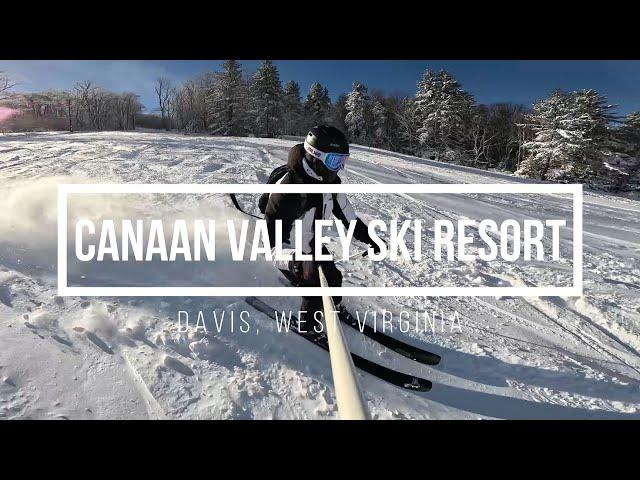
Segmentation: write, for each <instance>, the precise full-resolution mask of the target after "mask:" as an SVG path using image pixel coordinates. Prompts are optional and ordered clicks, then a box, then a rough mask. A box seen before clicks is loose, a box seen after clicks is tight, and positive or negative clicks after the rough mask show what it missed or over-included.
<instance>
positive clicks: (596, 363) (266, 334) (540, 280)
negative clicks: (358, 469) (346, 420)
mask: <svg viewBox="0 0 640 480" xmlns="http://www.w3.org/2000/svg"><path fill="white" fill-rule="evenodd" d="M293 144H294V142H293V141H289V140H275V139H255V138H232V137H226V138H216V137H209V136H184V135H180V134H172V133H143V132H129V133H114V132H102V133H77V134H67V133H40V134H26V135H25V134H11V135H1V136H0V187H1V189H0V191H1V192H2V195H1V196H0V418H223V419H224V418H229V419H232V418H334V417H336V416H337V407H336V404H335V397H334V392H333V386H332V381H331V370H330V364H329V358H328V356H327V355H326V353H325V352H323V351H322V350H320V349H318V348H316V347H314V346H313V345H311V344H310V343H309V342H306V341H305V340H304V339H302V338H300V337H297V336H295V335H292V334H284V333H278V331H277V329H276V325H275V323H274V322H273V321H272V320H270V319H268V318H266V317H265V316H263V315H261V314H259V313H258V312H256V311H255V310H252V309H251V307H250V306H248V305H247V304H246V303H245V302H244V301H243V298H241V297H234V298H201V297H193V298H175V297H174V298H131V297H120V298H107V297H100V298H75V297H65V298H62V297H58V296H56V233H57V231H56V220H57V212H56V186H57V184H58V183H74V182H75V183H80V182H82V183H92V182H95V183H105V182H110V183H131V182H135V183H264V182H265V181H266V178H267V176H268V174H269V172H270V171H271V170H272V169H273V168H274V167H275V166H277V165H280V164H281V163H283V162H284V160H285V158H286V155H287V151H288V149H289V147H290V146H291V145H293ZM341 176H342V178H343V182H345V183H502V182H526V181H530V180H525V179H521V178H517V177H512V176H508V175H502V174H498V173H492V172H485V171H481V170H475V169H471V168H466V167H460V166H456V165H452V164H445V163H439V162H436V161H431V160H425V159H421V158H416V157H411V156H407V155H402V154H397V153H391V152H385V151H382V150H377V149H372V148H365V147H357V146H356V147H353V149H352V157H351V159H350V160H349V163H348V165H347V170H346V171H345V172H344V174H343V175H341ZM239 198H240V199H241V201H242V202H243V204H244V205H247V206H249V207H253V208H254V211H255V201H256V196H253V197H252V196H249V195H240V196H239ZM350 198H351V200H352V202H353V204H354V206H355V208H356V210H358V212H359V213H361V214H362V217H363V218H364V219H365V220H367V219H371V218H374V217H380V216H383V217H407V218H409V217H412V216H414V217H420V218H427V219H439V218H449V219H457V218H460V217H469V218H474V217H475V218H477V217H479V216H483V215H487V212H490V215H491V217H492V218H495V219H496V220H500V219H501V218H522V217H525V218H526V217H529V216H531V217H540V218H570V215H571V202H570V201H569V199H568V197H566V196H564V197H563V196H560V195H556V196H553V195H498V194H492V195H464V196H461V195H414V194H411V195H402V196H401V195H394V196H389V195H373V194H366V195H365V194H359V195H351V196H350ZM83 208H84V209H88V210H82V209H83ZM82 211H85V212H89V213H93V214H95V213H96V212H103V213H105V214H108V213H110V214H118V213H120V214H122V213H123V212H139V211H145V212H147V213H149V212H153V213H156V214H157V215H158V216H162V217H164V218H170V217H173V216H177V215H181V216H184V215H185V214H187V215H195V214H198V215H216V217H217V218H225V217H226V218H238V219H239V218H242V216H241V214H240V213H239V212H238V211H237V210H235V209H233V207H232V206H231V202H230V201H229V199H228V197H226V196H222V195H209V196H202V197H195V198H194V197H189V198H187V197H175V196H153V198H148V199H146V200H144V202H138V203H136V202H131V201H128V200H127V199H122V198H121V199H118V198H116V197H112V198H103V197H100V198H93V199H92V201H91V202H90V203H86V204H81V205H80V212H82ZM185 212H186V213H185ZM639 218H640V202H638V201H637V200H633V199H627V198H623V197H618V196H610V195H603V194H600V193H593V192H590V191H586V192H585V196H584V282H585V295H584V296H583V297H582V298H580V299H576V298H556V297H551V298H509V297H504V298H494V297H491V298H489V297H480V298H461V297H440V298H438V297H431V298H428V297H397V298H396V297H383V298H377V297H363V298H348V299H346V305H347V306H348V307H349V309H350V310H359V311H365V310H368V311H370V312H372V311H377V312H383V311H384V310H386V311H388V312H390V313H392V314H395V315H396V316H395V317H394V320H393V321H394V322H397V314H398V313H399V312H400V311H402V310H405V311H408V312H411V313H412V315H413V312H416V311H418V312H424V311H428V312H429V313H431V312H433V311H434V310H435V311H437V312H438V313H439V312H440V311H442V313H443V318H444V322H443V327H442V328H438V329H437V331H436V332H435V333H428V334H425V333H421V332H417V331H415V330H414V329H412V330H411V331H409V332H408V333H406V334H401V333H399V332H395V333H394V335H395V336H397V337H398V338H401V337H402V338H404V339H407V340H408V341H409V342H412V343H414V344H415V345H421V346H423V347H425V348H428V349H429V350H431V351H433V352H436V353H438V354H439V355H441V356H442V359H443V360H442V363H441V364H440V365H439V366H437V367H433V368H430V367H427V366H423V365H419V364H416V363H415V362H412V361H410V360H408V359H406V358H404V357H401V356H399V355H397V354H395V353H393V352H390V351H386V350H385V349H384V348H381V347H380V345H379V344H376V343H374V342H372V341H370V340H368V339H366V338H365V337H363V336H361V335H359V334H357V332H355V331H353V330H352V329H345V334H346V335H347V337H348V341H349V345H350V348H351V349H352V350H353V351H354V352H356V353H358V354H360V355H362V356H364V357H366V358H369V359H371V360H375V361H376V362H377V363H381V364H384V365H387V366H390V367H392V368H394V369H397V370H401V371H404V372H407V373H413V374H416V375H418V376H420V377H423V378H428V379H430V380H432V381H433V384H434V386H433V389H432V390H431V391H430V392H428V393H411V392H407V391H405V390H401V389H398V388H396V387H394V386H392V385H390V384H387V383H384V382H383V381H380V380H378V379H376V378H374V377H371V376H369V375H367V374H361V385H362V387H363V390H364V392H365V396H366V399H367V401H368V403H369V408H370V410H371V412H372V414H373V417H374V418H381V419H386V418H434V419H436V418H484V417H495V418H640V243H639V241H638V238H640V235H639V234H640V220H639ZM571 248H572V244H571V241H570V239H569V238H561V249H562V250H563V251H565V252H567V251H570V250H571ZM144 268H145V269H147V270H144V273H140V272H141V271H131V272H129V273H128V276H127V277H126V281H127V282H129V284H144V282H148V281H149V278H150V277H153V278H154V279H155V280H159V281H161V282H165V281H169V280H172V281H175V282H177V283H182V284H184V283H185V282H188V281H189V280H193V279H194V278H195V279H197V280H198V281H199V282H201V283H202V282H209V283H210V284H215V283H216V282H220V283H219V284H224V285H233V284H235V285H274V286H277V285H279V283H278V272H277V271H275V270H274V269H273V268H272V267H270V266H268V265H264V264H252V265H249V264H247V265H245V264H240V265H237V264H233V265H231V264H229V263H225V262H224V261H221V262H216V263H215V265H213V266H212V267H211V268H210V269H208V270H207V269H202V270H197V271H189V272H188V275H187V273H185V272H187V271H186V270H184V271H177V272H176V271H168V272H167V271H163V270H162V269H161V268H160V267H158V269H157V270H154V267H153V266H149V265H145V266H144ZM341 268H342V269H343V271H344V277H345V282H344V284H345V286H350V285H351V286H353V285H357V286H370V285H374V284H375V285H396V286H411V285H434V286H435V285H472V286H474V285H487V286H510V285H511V286H522V285H536V284H544V283H546V284H563V283H564V284H567V283H568V282H570V280H571V264H570V262H569V263H567V264H562V263H560V264H556V265H552V266H549V265H548V264H542V263H541V264H540V265H535V264H534V265H533V266H532V265H531V264H529V265H526V266H525V265H522V264H519V263H517V262H516V263H514V264H504V263H495V264H494V263H491V264H489V263H486V262H481V261H476V262H470V263H467V264H456V266H455V268H450V269H447V270H445V269H443V268H441V267H438V266H435V265H432V264H430V263H429V262H421V263H420V264H411V263H406V264H402V263H400V264H398V263H396V264H394V263H391V262H386V261H384V262H380V263H373V262H371V261H370V260H368V259H366V258H358V259H356V260H354V261H353V262H351V263H350V264H349V265H342V266H341ZM148 269H151V270H148ZM70 279H71V280H72V281H78V282H79V281H85V282H89V283H91V282H95V284H101V285H103V284H109V282H114V283H117V282H118V281H120V282H122V277H118V276H117V275H116V272H114V271H110V270H109V269H108V268H106V267H105V268H102V269H96V268H93V269H91V268H88V267H87V268H86V269H85V270H80V269H75V270H74V269H73V268H70ZM265 301H267V302H268V303H269V304H272V305H276V304H277V306H279V307H281V308H283V309H290V308H291V309H296V308H297V307H298V300H297V299H296V298H282V299H277V298H265ZM179 310H184V311H187V312H189V314H190V315H192V316H193V317H192V318H194V319H195V317H196V316H197V313H198V312H200V311H202V312H203V314H204V316H205V317H206V318H205V320H206V322H207V324H209V325H211V324H213V323H214V312H215V313H216V315H217V316H218V318H220V315H221V314H222V312H226V315H227V319H229V318H230V315H231V313H234V314H236V315H237V316H239V314H240V312H241V311H243V310H247V311H250V312H251V321H250V323H251V326H252V334H245V333H242V332H240V331H239V330H238V329H237V328H236V329H235V330H234V331H233V332H231V331H230V328H229V325H228V324H227V326H225V327H224V328H223V329H222V331H221V332H220V333H212V332H210V333H209V334H207V335H205V334H203V333H202V332H198V331H196V330H195V329H194V328H193V326H194V325H193V324H192V328H190V329H189V331H188V332H186V333H181V332H179V331H178V325H177V318H178V311H179ZM454 312H458V313H459V315H460V318H461V326H462V332H458V331H453V332H452V331H451V328H450V326H451V322H450V318H451V316H452V315H453V313H454ZM236 320H237V318H236Z"/></svg>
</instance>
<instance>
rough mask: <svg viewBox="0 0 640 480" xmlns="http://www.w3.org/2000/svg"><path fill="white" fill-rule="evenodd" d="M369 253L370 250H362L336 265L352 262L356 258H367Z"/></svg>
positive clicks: (338, 261) (337, 261)
mask: <svg viewBox="0 0 640 480" xmlns="http://www.w3.org/2000/svg"><path fill="white" fill-rule="evenodd" d="M368 253H369V250H368V249H367V250H360V251H358V252H356V253H352V254H351V255H349V256H348V257H347V258H343V259H341V260H336V261H335V263H340V262H345V261H347V260H352V259H354V258H355V257H366V256H367V255H368Z"/></svg>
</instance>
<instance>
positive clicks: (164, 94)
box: [156, 77, 173, 130]
mask: <svg viewBox="0 0 640 480" xmlns="http://www.w3.org/2000/svg"><path fill="white" fill-rule="evenodd" d="M172 91H173V86H172V85H171V80H170V79H169V78H167V77H158V78H157V79H156V95H158V107H159V109H160V116H161V117H162V124H163V125H164V128H165V129H167V130H168V129H169V126H168V122H167V114H168V113H169V109H170V100H171V93H172Z"/></svg>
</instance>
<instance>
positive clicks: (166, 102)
mask: <svg viewBox="0 0 640 480" xmlns="http://www.w3.org/2000/svg"><path fill="white" fill-rule="evenodd" d="M156 91H157V93H158V96H159V101H160V110H161V115H162V119H163V122H165V125H166V127H167V128H176V129H179V130H184V131H189V132H210V133H212V134H214V135H237V136H243V135H255V136H259V137H276V136H278V135H295V136H299V135H304V134H305V133H306V132H307V130H308V129H309V127H311V126H313V125H316V124H319V123H328V124H332V125H335V126H336V127H338V128H340V129H341V130H343V131H344V132H345V133H347V135H348V137H349V139H350V141H352V142H355V143H358V144H360V145H365V146H372V147H378V148H383V149H388V150H392V151H396V152H400V153H406V154H410V155H417V156H421V157H425V158H432V159H438V160H442V161H447V162H455V163H459V164H463V165H469V166H473V167H478V168H484V169H499V170H505V171H508V172H515V173H516V174H518V175H524V176H528V177H531V178H535V179H539V180H549V181H561V182H582V183H587V184H593V185H600V186H605V187H607V188H610V189H613V190H624V189H628V188H638V186H639V184H640V112H635V113H632V114H630V115H628V116H627V117H625V118H622V119H621V118H619V117H618V116H617V115H616V114H615V112H614V106H612V105H610V104H608V103H607V100H606V98H605V97H604V96H603V95H601V94H599V93H598V92H596V91H595V90H592V89H585V90H579V91H575V92H563V91H561V90H556V91H554V92H552V93H551V94H550V95H549V97H548V98H544V99H541V100H539V101H537V102H536V103H535V104H534V105H533V107H532V108H527V107H525V106H523V105H516V104H511V103H498V104H492V105H484V104H480V103H478V102H476V101H475V99H474V97H473V95H471V94H470V93H469V92H467V91H465V90H464V89H463V88H462V85H461V84H460V83H459V82H458V81H457V80H456V79H455V78H454V76H453V75H452V74H451V73H449V72H447V71H440V72H434V71H432V70H430V69H427V70H426V71H425V72H424V74H423V75H422V78H421V79H420V80H419V81H418V82H417V89H416V92H415V94H414V95H413V96H401V95H386V94H384V93H383V92H381V91H379V90H374V91H372V92H371V93H369V90H368V88H367V86H366V85H365V84H363V83H361V82H354V83H353V87H352V90H351V92H349V93H347V94H343V95H340V96H339V97H338V98H337V99H336V101H335V102H332V101H331V98H330V97H329V93H328V91H327V88H326V87H323V86H322V85H321V84H320V83H318V82H315V83H313V84H312V85H311V87H310V89H309V92H308V93H307V95H306V97H305V98H304V99H303V98H302V95H301V92H300V87H299V85H298V84H297V83H296V82H295V81H289V82H287V83H285V84H284V85H282V82H281V80H280V76H279V72H278V69H277V67H276V66H275V65H274V63H273V62H271V61H269V60H265V61H263V62H262V63H261V65H260V66H259V68H258V69H257V70H256V72H255V73H254V74H253V76H252V77H250V78H245V77H244V76H243V74H242V69H241V65H240V63H239V62H237V61H235V60H228V61H225V62H224V64H223V65H222V69H221V71H220V72H215V73H207V74H204V75H202V76H200V77H198V78H195V79H193V80H189V81H187V82H184V83H183V84H182V85H178V86H176V87H173V86H171V84H170V82H168V80H167V79H159V80H158V83H157V88H156Z"/></svg>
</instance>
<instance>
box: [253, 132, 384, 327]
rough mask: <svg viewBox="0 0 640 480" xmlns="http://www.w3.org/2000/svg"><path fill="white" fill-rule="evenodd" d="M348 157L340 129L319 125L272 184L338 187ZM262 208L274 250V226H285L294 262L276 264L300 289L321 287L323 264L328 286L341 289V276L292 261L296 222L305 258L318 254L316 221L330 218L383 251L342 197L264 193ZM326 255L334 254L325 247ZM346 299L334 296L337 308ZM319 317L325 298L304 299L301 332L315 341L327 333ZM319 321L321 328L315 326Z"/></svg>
mask: <svg viewBox="0 0 640 480" xmlns="http://www.w3.org/2000/svg"><path fill="white" fill-rule="evenodd" d="M348 158H349V142H348V141H347V139H346V137H345V136H344V134H343V133H342V132H341V131H340V130H338V129H337V128H335V127H330V126H326V125H318V126H316V127H313V128H312V129H311V130H310V131H309V133H308V134H307V137H306V139H305V141H304V143H300V144H297V145H295V146H293V147H292V148H291V150H290V151H289V158H288V162H287V165H286V167H285V166H280V167H278V168H276V169H275V170H274V171H273V172H272V174H271V175H270V177H269V182H268V183H283V184H284V183H296V184H299V183H308V184H318V183H330V184H339V183H340V182H341V181H340V177H338V172H339V171H340V170H341V169H343V168H344V167H345V163H346V161H347V159H348ZM276 180H277V181H276ZM259 207H260V211H261V212H262V213H264V214H265V219H266V221H267V229H268V233H269V240H270V242H271V245H275V241H276V239H275V231H276V226H275V221H276V220H281V221H282V242H283V246H282V248H283V252H284V254H285V255H286V254H289V255H290V259H289V260H287V261H276V262H275V263H276V267H278V268H279V269H280V271H281V272H282V273H283V274H284V276H285V277H286V278H287V279H288V280H289V281H290V282H291V283H292V284H293V285H295V286H299V287H318V286H320V278H319V274H318V266H319V265H321V266H322V271H323V272H324V275H325V277H326V278H327V282H328V284H329V286H331V287H340V286H342V273H341V272H340V270H338V268H337V267H336V265H335V263H334V262H333V261H316V260H311V261H300V260H295V259H294V258H293V245H292V242H293V241H294V232H293V228H294V222H295V220H297V219H300V220H302V229H303V233H302V236H301V238H302V239H303V243H304V244H303V245H302V248H301V250H302V252H303V253H311V252H312V251H313V246H314V232H315V227H314V225H315V221H316V220H320V219H330V218H331V217H332V216H334V215H335V217H336V218H338V219H339V220H340V221H342V223H343V224H344V225H345V227H347V228H348V227H349V222H350V221H352V220H356V227H355V231H354V238H355V239H356V240H359V241H361V242H363V243H366V244H368V245H370V246H371V247H372V248H373V250H374V252H376V253H378V252H379V251H380V246H379V245H378V244H377V243H375V242H374V241H373V240H372V239H371V237H370V236H369V232H368V228H367V225H366V224H365V223H364V222H363V221H362V220H361V219H360V218H358V217H357V216H356V214H355V212H354V210H353V206H352V205H351V203H350V202H349V200H348V199H347V197H346V195H344V194H343V193H316V194H305V193H272V194H269V193H265V194H263V195H262V196H261V198H260V201H259ZM274 248H275V247H274ZM323 253H325V254H327V253H329V252H328V251H327V250H326V248H324V247H323ZM341 300H342V297H333V301H334V303H335V305H336V306H338V305H339V304H340V302H341ZM343 311H344V310H343ZM316 312H322V297H302V303H301V305H300V329H301V331H302V332H305V331H306V332H307V334H308V335H310V336H314V334H316V335H317V334H318V333H320V332H321V331H322V330H321V326H320V325H319V319H321V318H322V317H321V315H320V314H317V313H316ZM314 320H315V321H316V322H317V323H316V325H313V322H314Z"/></svg>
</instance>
